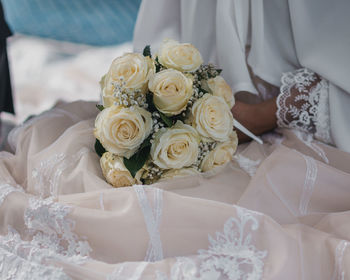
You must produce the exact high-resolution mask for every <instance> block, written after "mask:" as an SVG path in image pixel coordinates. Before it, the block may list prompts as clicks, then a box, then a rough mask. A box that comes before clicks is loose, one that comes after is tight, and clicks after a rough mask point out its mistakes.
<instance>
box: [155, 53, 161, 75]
mask: <svg viewBox="0 0 350 280" xmlns="http://www.w3.org/2000/svg"><path fill="white" fill-rule="evenodd" d="M155 61H156V73H158V72H159V71H160V69H161V67H162V65H161V64H160V62H159V60H158V56H157V57H156V59H155Z"/></svg>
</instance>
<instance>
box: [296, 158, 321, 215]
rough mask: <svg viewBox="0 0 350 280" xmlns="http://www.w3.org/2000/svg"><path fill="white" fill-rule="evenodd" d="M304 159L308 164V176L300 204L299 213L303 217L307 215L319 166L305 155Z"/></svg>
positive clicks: (306, 176)
mask: <svg viewBox="0 0 350 280" xmlns="http://www.w3.org/2000/svg"><path fill="white" fill-rule="evenodd" d="M302 157H303V158H304V159H305V162H306V175H305V181H304V187H303V191H302V194H301V199H300V204H299V211H300V214H301V215H306V214H307V212H308V206H309V202H310V199H311V196H312V192H313V190H314V187H315V182H316V178H317V165H316V162H315V160H314V159H313V158H311V157H308V156H305V155H303V154H302Z"/></svg>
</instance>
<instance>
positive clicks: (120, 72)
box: [100, 53, 155, 107]
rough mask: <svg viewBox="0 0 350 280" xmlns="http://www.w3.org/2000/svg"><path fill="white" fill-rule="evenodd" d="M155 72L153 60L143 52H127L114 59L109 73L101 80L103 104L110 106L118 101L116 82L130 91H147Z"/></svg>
mask: <svg viewBox="0 0 350 280" xmlns="http://www.w3.org/2000/svg"><path fill="white" fill-rule="evenodd" d="M154 72H155V65H154V62H153V60H152V59H151V58H150V57H148V56H147V57H145V56H143V55H142V54H138V53H127V54H124V55H123V56H120V57H118V58H116V59H114V60H113V62H112V65H111V66H110V68H109V71H108V73H107V74H106V75H105V76H103V77H102V79H101V81H100V84H101V88H102V100H103V106H104V107H109V106H111V105H113V103H114V101H116V97H114V89H115V86H114V83H117V84H119V85H120V86H121V87H122V88H123V89H126V90H129V91H140V93H145V92H146V91H147V82H148V80H149V78H150V77H151V76H152V75H153V74H154ZM121 79H122V80H121Z"/></svg>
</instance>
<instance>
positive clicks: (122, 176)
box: [100, 152, 141, 188]
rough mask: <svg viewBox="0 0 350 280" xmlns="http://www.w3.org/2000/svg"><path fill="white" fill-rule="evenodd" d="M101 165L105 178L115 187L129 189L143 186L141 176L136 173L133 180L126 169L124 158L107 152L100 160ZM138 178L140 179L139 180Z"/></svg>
mask: <svg viewBox="0 0 350 280" xmlns="http://www.w3.org/2000/svg"><path fill="white" fill-rule="evenodd" d="M100 165H101V169H102V173H103V176H104V177H105V178H106V181H107V182H108V183H109V184H111V185H112V186H113V187H116V188H118V187H127V186H132V185H135V184H141V181H140V180H139V178H140V174H138V173H136V176H135V178H133V177H132V176H131V174H130V172H129V170H128V169H127V168H126V167H125V165H124V162H123V158H121V157H118V156H117V155H114V154H112V153H110V152H106V153H104V154H103V155H102V157H101V159H100ZM137 178H138V179H137Z"/></svg>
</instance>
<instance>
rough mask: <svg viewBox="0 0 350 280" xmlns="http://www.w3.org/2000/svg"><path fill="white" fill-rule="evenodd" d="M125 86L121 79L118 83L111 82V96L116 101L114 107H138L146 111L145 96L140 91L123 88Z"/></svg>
mask: <svg viewBox="0 0 350 280" xmlns="http://www.w3.org/2000/svg"><path fill="white" fill-rule="evenodd" d="M125 85H126V83H125V81H124V79H123V77H121V78H120V79H119V82H113V86H114V90H113V96H114V98H115V99H116V101H115V102H114V105H119V106H123V107H131V106H139V107H141V108H144V109H147V108H148V104H147V100H146V96H145V95H144V94H142V93H141V90H140V89H137V90H131V89H127V88H125Z"/></svg>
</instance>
